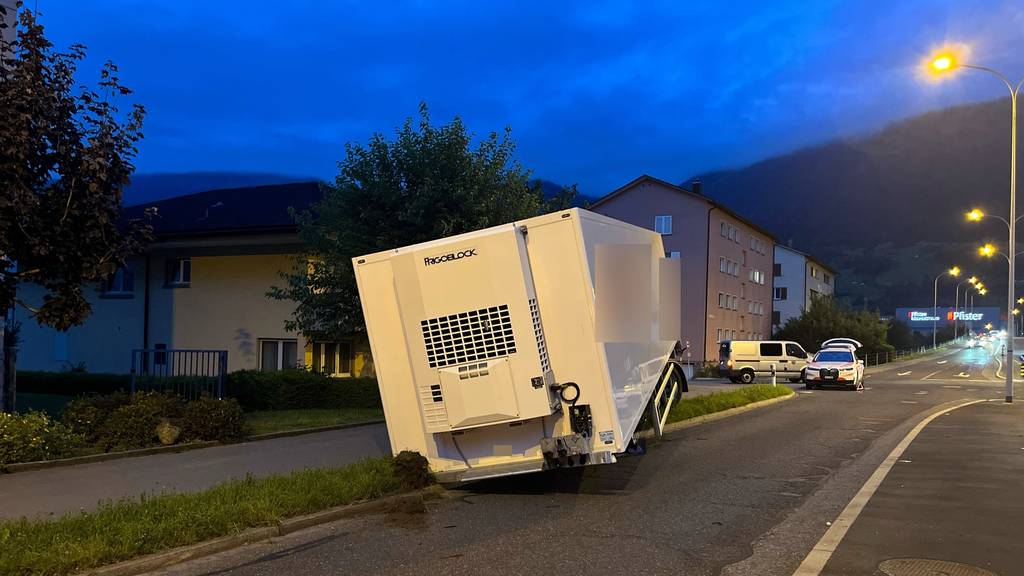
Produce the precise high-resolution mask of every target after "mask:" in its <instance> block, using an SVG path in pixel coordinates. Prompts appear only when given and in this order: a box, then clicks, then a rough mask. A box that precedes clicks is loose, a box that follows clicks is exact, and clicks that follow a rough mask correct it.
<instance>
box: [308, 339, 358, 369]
mask: <svg viewBox="0 0 1024 576" xmlns="http://www.w3.org/2000/svg"><path fill="white" fill-rule="evenodd" d="M312 351H313V354H312V356H313V371H314V372H321V373H323V374H327V375H328V376H351V375H352V343H351V342H314V343H313V345H312Z"/></svg>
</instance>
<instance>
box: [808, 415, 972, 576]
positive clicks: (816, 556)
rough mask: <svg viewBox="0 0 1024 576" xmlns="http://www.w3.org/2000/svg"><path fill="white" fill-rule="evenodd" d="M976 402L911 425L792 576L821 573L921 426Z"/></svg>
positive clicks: (811, 575) (918, 432)
mask: <svg viewBox="0 0 1024 576" xmlns="http://www.w3.org/2000/svg"><path fill="white" fill-rule="evenodd" d="M979 402H985V400H971V401H969V402H963V403H961V404H957V405H956V406H953V407H952V408H945V409H941V410H937V411H935V412H933V413H932V414H931V415H929V416H928V417H927V418H925V419H924V420H922V421H921V422H919V423H918V424H917V426H914V428H913V429H912V430H911V431H910V432H909V433H907V435H906V436H905V437H904V438H903V440H900V443H899V444H897V445H896V447H895V448H893V449H892V452H890V453H889V455H888V456H886V457H885V460H883V461H882V463H881V464H880V465H879V466H878V468H877V469H876V470H875V472H874V473H873V474H872V475H871V477H870V478H868V481H867V482H865V483H864V485H863V486H861V488H860V490H859V491H858V492H857V494H855V495H854V497H853V499H852V500H850V503H849V504H847V505H846V508H844V509H843V511H842V512H841V513H840V514H839V517H838V518H836V521H835V522H833V523H832V526H831V527H829V529H828V530H827V531H826V532H825V535H824V536H822V537H821V540H818V543H817V544H815V545H814V548H812V549H811V551H810V553H809V554H807V557H806V558H804V561H803V562H802V563H801V564H800V567H799V568H797V569H796V572H794V573H793V576H818V575H819V574H821V571H822V570H823V569H824V568H825V564H827V563H828V560H829V558H831V557H832V553H833V552H835V551H836V548H838V547H839V544H840V543H841V542H842V541H843V537H844V536H846V532H847V531H848V530H849V529H850V526H852V525H853V523H854V521H855V520H857V516H860V513H861V511H862V510H864V507H865V506H867V503H868V500H870V499H871V496H873V495H874V493H875V491H876V490H878V487H879V486H880V485H881V484H882V481H883V480H885V477H886V475H888V474H889V470H892V467H893V466H894V465H895V464H896V461H897V460H899V458H900V456H902V455H903V452H904V451H905V450H906V449H907V446H910V443H911V442H913V441H914V438H917V435H918V434H920V433H921V430H924V427H925V426H927V425H928V424H930V423H931V421H932V420H935V419H936V418H938V417H939V416H941V415H943V414H948V413H950V412H952V411H953V410H957V409H959V408H963V407H964V406H970V405H971V404H977V403H979Z"/></svg>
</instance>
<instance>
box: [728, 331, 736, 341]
mask: <svg viewBox="0 0 1024 576" xmlns="http://www.w3.org/2000/svg"><path fill="white" fill-rule="evenodd" d="M729 334H730V336H731V337H732V339H733V340H735V339H736V331H735V330H733V331H732V332H730V333H729Z"/></svg>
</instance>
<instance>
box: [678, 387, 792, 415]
mask: <svg viewBox="0 0 1024 576" xmlns="http://www.w3.org/2000/svg"><path fill="white" fill-rule="evenodd" d="M790 394H793V390H792V389H790V388H789V386H783V385H782V384H779V385H778V386H772V385H771V384H754V385H753V386H745V387H743V388H739V389H737V390H729V391H726V392H715V393H714V394H708V395H706V396H695V397H693V398H686V397H684V398H683V399H682V400H680V401H679V402H677V403H676V405H675V406H673V407H672V411H671V412H669V415H668V422H679V421H681V420H689V419H690V418H696V417H698V416H703V415H705V414H711V413H714V412H721V411H723V410H728V409H730V408H737V407H739V406H745V405H747V404H752V403H754V402H760V401H762V400H768V399H771V398H778V397H780V396H789V395H790Z"/></svg>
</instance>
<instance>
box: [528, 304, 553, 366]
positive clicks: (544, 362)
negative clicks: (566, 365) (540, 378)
mask: <svg viewBox="0 0 1024 576" xmlns="http://www.w3.org/2000/svg"><path fill="white" fill-rule="evenodd" d="M530 318H532V319H533V335H534V337H536V338H537V353H538V354H539V355H540V368H541V371H543V372H545V373H547V372H550V371H551V359H550V358H549V357H548V344H547V342H546V341H545V340H544V328H543V327H542V326H541V325H540V308H538V307H537V299H536V298H530Z"/></svg>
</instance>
